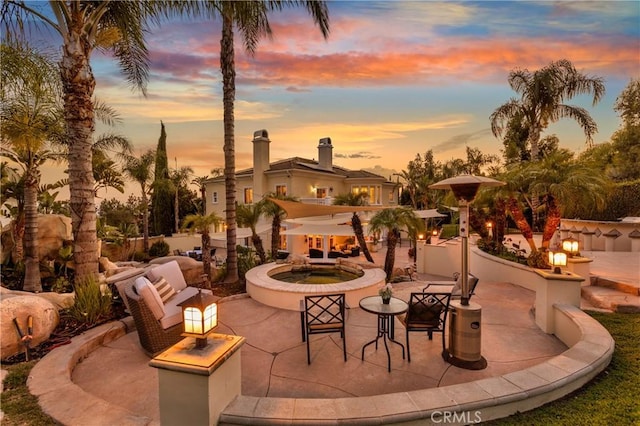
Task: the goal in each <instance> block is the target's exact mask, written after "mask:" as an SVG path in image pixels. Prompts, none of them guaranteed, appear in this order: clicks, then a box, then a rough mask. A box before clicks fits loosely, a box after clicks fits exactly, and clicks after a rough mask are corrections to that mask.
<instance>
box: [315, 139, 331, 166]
mask: <svg viewBox="0 0 640 426" xmlns="http://www.w3.org/2000/svg"><path fill="white" fill-rule="evenodd" d="M318 165H319V166H320V168H322V169H325V170H333V146H332V145H331V138H322V139H320V143H319V144H318Z"/></svg>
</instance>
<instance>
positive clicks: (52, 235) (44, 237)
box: [2, 214, 73, 264]
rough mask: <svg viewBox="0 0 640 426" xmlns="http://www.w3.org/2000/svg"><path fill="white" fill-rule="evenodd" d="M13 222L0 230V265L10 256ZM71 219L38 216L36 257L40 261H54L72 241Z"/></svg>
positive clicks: (56, 216)
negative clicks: (0, 259) (0, 234)
mask: <svg viewBox="0 0 640 426" xmlns="http://www.w3.org/2000/svg"><path fill="white" fill-rule="evenodd" d="M12 227H13V222H12V223H11V224H10V225H7V226H5V227H4V228H3V229H2V263H3V264H4V262H5V261H6V260H7V259H8V257H9V256H10V255H11V253H12V251H13V248H14V246H15V242H14V241H13V230H12ZM72 238H73V237H72V236H71V218H70V217H67V216H64V215H61V214H41V215H38V257H39V259H40V261H44V260H55V259H56V258H57V257H58V251H59V250H60V248H62V247H63V245H64V244H68V243H69V242H70V241H71V240H72Z"/></svg>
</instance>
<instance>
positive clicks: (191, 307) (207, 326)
mask: <svg viewBox="0 0 640 426" xmlns="http://www.w3.org/2000/svg"><path fill="white" fill-rule="evenodd" d="M179 306H181V307H182V327H183V333H182V335H183V336H185V337H195V339H196V349H202V348H204V347H205V346H207V335H208V334H209V333H211V332H212V331H213V329H214V328H216V327H217V326H218V305H217V304H216V303H215V298H214V297H213V295H212V294H210V293H203V292H202V289H198V294H196V295H194V296H191V297H190V298H188V299H187V300H185V301H184V302H182V303H179Z"/></svg>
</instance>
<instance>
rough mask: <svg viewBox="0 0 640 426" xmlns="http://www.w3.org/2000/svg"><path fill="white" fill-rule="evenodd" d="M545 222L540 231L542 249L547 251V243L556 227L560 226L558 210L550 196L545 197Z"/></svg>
mask: <svg viewBox="0 0 640 426" xmlns="http://www.w3.org/2000/svg"><path fill="white" fill-rule="evenodd" d="M547 197H548V198H547V220H546V221H545V224H544V229H543V231H542V243H541V248H542V249H545V250H546V249H548V248H549V243H550V242H551V239H552V238H553V236H554V234H555V233H556V230H557V229H558V226H560V220H561V214H560V208H559V207H558V205H557V204H556V200H555V198H553V196H552V195H548V196H547Z"/></svg>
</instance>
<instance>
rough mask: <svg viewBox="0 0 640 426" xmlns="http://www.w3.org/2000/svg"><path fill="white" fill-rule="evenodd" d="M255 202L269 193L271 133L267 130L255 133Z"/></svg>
mask: <svg viewBox="0 0 640 426" xmlns="http://www.w3.org/2000/svg"><path fill="white" fill-rule="evenodd" d="M252 142H253V200H254V202H258V201H260V200H261V199H262V197H263V196H264V195H265V194H266V193H267V192H269V187H268V182H267V176H265V174H264V172H266V171H267V170H269V144H270V143H271V140H269V133H268V132H267V131H266V130H265V129H262V130H256V131H255V132H253V140H252Z"/></svg>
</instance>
